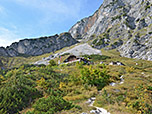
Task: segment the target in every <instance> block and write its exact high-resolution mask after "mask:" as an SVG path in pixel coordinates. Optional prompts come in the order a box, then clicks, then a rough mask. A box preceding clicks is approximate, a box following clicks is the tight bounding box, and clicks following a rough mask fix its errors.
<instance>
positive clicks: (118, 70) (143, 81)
mask: <svg viewBox="0 0 152 114" xmlns="http://www.w3.org/2000/svg"><path fill="white" fill-rule="evenodd" d="M63 50H64V49H63ZM61 51H62V50H61ZM102 54H103V55H107V56H110V57H111V59H107V60H103V62H104V63H105V64H108V63H109V62H110V61H120V62H122V63H124V64H125V66H109V65H107V68H108V69H109V74H110V75H111V76H112V77H113V78H112V79H114V78H115V77H116V78H117V82H120V80H119V77H120V76H121V75H124V80H125V82H124V84H121V85H120V84H118V85H116V86H115V87H112V86H106V87H105V88H103V89H102V91H101V93H100V94H99V93H98V92H97V89H96V87H89V88H88V90H86V89H84V86H80V85H79V84H77V85H73V84H71V85H68V87H67V91H69V90H70V91H71V92H70V93H69V94H67V95H66V96H65V97H64V98H65V99H66V100H69V101H72V102H73V103H75V104H78V105H80V106H81V107H82V110H77V109H72V110H70V111H63V112H62V113H63V114H68V113H69V114H71V113H80V112H89V110H91V109H93V107H89V106H87V104H85V102H86V101H87V99H88V98H90V97H92V96H95V97H96V98H97V99H96V102H95V103H94V105H95V106H99V107H103V108H105V109H107V110H108V111H109V112H111V113H112V114H119V113H120V114H122V113H124V114H133V113H137V111H136V110H133V108H132V107H131V105H130V107H129V106H128V104H129V103H130V104H133V103H134V102H136V100H141V99H143V102H148V103H151V99H152V98H151V97H150V94H151V91H148V90H147V89H146V87H147V86H152V84H151V83H152V80H151V79H152V62H151V61H145V60H136V59H130V58H124V57H120V56H119V53H118V52H117V51H116V50H111V51H104V50H102ZM49 55H50V54H45V55H42V56H35V57H28V58H22V57H13V58H1V59H2V60H3V61H4V63H5V64H6V63H7V65H8V68H10V67H12V66H15V67H18V66H19V65H21V64H25V63H26V64H27V63H31V62H35V61H37V60H40V59H41V58H43V57H47V56H49ZM66 57H67V56H64V57H63V58H62V61H63V60H64V59H65V58H66ZM58 60H59V58H56V59H55V61H56V62H57V61H58ZM99 62H100V61H96V64H95V65H93V67H98V65H97V64H98V63H99ZM136 63H138V65H136ZM86 67H89V66H86ZM54 70H55V71H56V72H59V73H63V74H67V75H72V76H80V69H79V68H78V67H77V66H76V65H70V66H69V65H63V66H57V67H54ZM111 81H116V80H111ZM141 85H143V88H144V89H140V88H138V87H140V86H141ZM105 90H106V92H107V94H108V95H111V97H107V98H106V97H103V96H104V93H105ZM116 90H117V91H119V92H116ZM137 90H138V91H137ZM138 98H141V99H138ZM142 105H144V104H141V106H140V107H141V110H142V108H143V107H142ZM29 110H30V108H29ZM139 113H140V112H139Z"/></svg>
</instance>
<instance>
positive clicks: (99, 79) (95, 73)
mask: <svg viewBox="0 0 152 114" xmlns="http://www.w3.org/2000/svg"><path fill="white" fill-rule="evenodd" d="M109 78H110V76H109V75H108V74H107V70H106V69H105V68H104V69H103V70H100V69H92V68H91V67H90V68H89V69H88V68H83V69H82V70H81V80H82V82H83V84H88V85H92V86H97V88H98V89H102V88H103V87H104V86H106V85H107V84H108V83H109Z"/></svg>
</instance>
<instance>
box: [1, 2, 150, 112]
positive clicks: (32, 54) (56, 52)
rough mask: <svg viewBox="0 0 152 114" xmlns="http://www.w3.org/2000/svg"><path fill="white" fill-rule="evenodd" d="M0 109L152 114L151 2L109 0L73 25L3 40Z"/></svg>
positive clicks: (12, 110) (2, 110) (3, 110)
mask: <svg viewBox="0 0 152 114" xmlns="http://www.w3.org/2000/svg"><path fill="white" fill-rule="evenodd" d="M0 114H152V1H150V0H104V2H103V4H102V5H101V6H100V8H99V9H98V10H97V11H96V12H95V13H94V14H93V15H92V16H90V17H88V18H84V19H82V20H81V21H79V22H78V23H76V24H75V25H74V26H73V27H72V28H71V29H70V30H69V32H66V33H62V34H60V35H54V36H48V37H41V38H36V39H24V40H20V41H19V42H15V43H12V44H11V45H10V46H8V47H6V48H4V47H0Z"/></svg>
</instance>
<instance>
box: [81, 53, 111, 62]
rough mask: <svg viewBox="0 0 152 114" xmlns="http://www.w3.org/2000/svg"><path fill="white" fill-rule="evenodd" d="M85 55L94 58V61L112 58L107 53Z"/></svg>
mask: <svg viewBox="0 0 152 114" xmlns="http://www.w3.org/2000/svg"><path fill="white" fill-rule="evenodd" d="M83 57H86V58H89V59H92V60H93V61H97V60H106V59H110V58H111V57H109V56H106V55H98V54H92V55H83Z"/></svg>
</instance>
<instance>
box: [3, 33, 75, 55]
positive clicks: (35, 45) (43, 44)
mask: <svg viewBox="0 0 152 114" xmlns="http://www.w3.org/2000/svg"><path fill="white" fill-rule="evenodd" d="M76 43H77V41H76V40H75V39H74V38H72V36H71V34H70V33H62V34H60V35H55V36H49V37H41V38H37V39H24V40H20V41H19V42H15V43H12V44H11V45H10V46H8V47H6V48H4V47H0V54H1V56H36V55H41V54H44V53H49V52H54V51H56V50H59V49H62V48H64V47H67V46H71V45H73V44H76Z"/></svg>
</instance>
